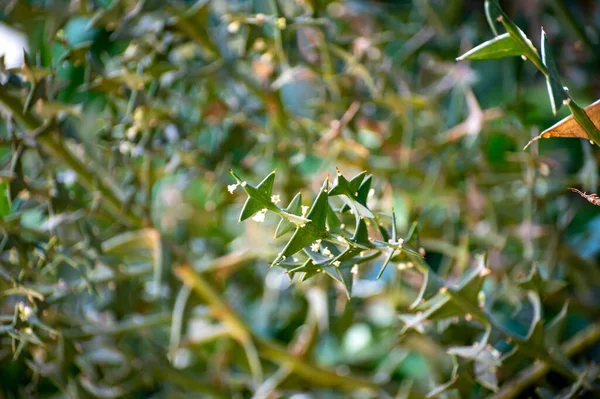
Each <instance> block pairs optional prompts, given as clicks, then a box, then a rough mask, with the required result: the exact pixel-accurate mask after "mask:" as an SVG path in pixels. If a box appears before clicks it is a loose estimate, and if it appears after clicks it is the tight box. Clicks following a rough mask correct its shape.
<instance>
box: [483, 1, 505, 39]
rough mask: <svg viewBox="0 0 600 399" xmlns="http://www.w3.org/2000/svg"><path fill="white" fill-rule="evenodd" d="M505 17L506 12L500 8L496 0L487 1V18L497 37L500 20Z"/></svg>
mask: <svg viewBox="0 0 600 399" xmlns="http://www.w3.org/2000/svg"><path fill="white" fill-rule="evenodd" d="M503 16H504V11H502V8H500V5H498V3H497V2H496V1H495V0H486V1H485V18H486V19H487V22H488V25H489V26H490V29H491V30H492V32H494V35H495V36H498V29H497V24H498V21H499V18H501V17H503Z"/></svg>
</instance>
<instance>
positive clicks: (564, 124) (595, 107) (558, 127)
mask: <svg viewBox="0 0 600 399" xmlns="http://www.w3.org/2000/svg"><path fill="white" fill-rule="evenodd" d="M584 110H585V113H586V114H587V115H588V117H589V118H590V120H591V121H592V123H594V125H595V126H596V128H598V129H600V100H596V102H594V103H592V104H590V105H588V106H587V107H585V108H584ZM553 137H565V138H579V139H586V140H590V139H591V138H590V137H589V136H588V134H587V132H586V131H585V129H584V128H583V127H581V125H580V124H579V123H578V122H577V121H576V120H575V119H574V118H573V115H569V116H567V117H566V118H564V119H562V120H561V121H559V122H558V123H556V124H555V125H553V126H551V127H549V128H548V129H546V130H544V131H543V132H542V133H541V134H540V135H539V136H536V137H534V138H533V139H531V140H530V141H529V143H527V145H526V146H525V148H527V147H529V145H530V144H531V143H533V142H534V141H536V140H539V139H542V138H543V139H549V138H553Z"/></svg>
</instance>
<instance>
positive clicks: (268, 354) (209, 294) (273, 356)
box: [175, 265, 381, 392]
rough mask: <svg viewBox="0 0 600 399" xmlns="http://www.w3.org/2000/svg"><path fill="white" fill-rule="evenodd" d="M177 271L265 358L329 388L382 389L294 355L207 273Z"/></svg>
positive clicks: (186, 268) (220, 316) (235, 333)
mask: <svg viewBox="0 0 600 399" xmlns="http://www.w3.org/2000/svg"><path fill="white" fill-rule="evenodd" d="M175 274H176V275H177V276H178V277H179V278H180V279H181V280H182V281H183V283H184V284H187V285H189V286H191V287H192V288H193V290H194V292H196V294H198V296H199V297H201V298H202V299H203V300H204V301H205V302H206V303H207V304H208V305H209V307H210V309H211V311H212V312H213V314H214V315H215V316H216V317H218V318H220V319H221V320H222V321H223V322H225V323H226V324H227V325H228V327H229V329H230V331H231V333H232V335H233V336H234V337H235V338H237V339H238V340H240V342H245V341H246V340H251V341H252V342H253V343H254V345H256V348H257V350H258V353H259V355H260V356H262V357H263V358H265V359H267V360H270V361H272V362H274V363H277V364H278V365H280V366H282V367H287V368H289V369H290V370H291V372H292V373H294V374H296V375H298V376H300V377H302V378H304V379H306V380H307V381H310V382H311V383H312V384H315V385H320V386H328V387H338V388H341V389H344V390H347V391H356V390H360V389H363V390H368V391H371V392H378V391H380V389H381V388H380V387H378V386H377V385H376V384H374V383H372V382H370V381H366V380H363V379H361V378H358V377H356V376H352V375H348V376H342V375H339V374H337V373H335V372H333V371H330V370H327V369H323V368H321V367H319V366H316V365H313V364H312V363H310V362H308V361H307V360H304V359H302V358H299V357H296V356H294V355H292V354H290V353H289V352H288V351H287V349H286V348H284V347H282V346H281V345H279V344H276V343H274V342H271V341H268V340H265V339H262V338H259V337H257V336H256V335H254V333H253V332H252V331H251V330H250V327H248V326H247V324H246V323H245V322H244V321H243V320H242V319H241V318H240V317H239V316H238V315H237V313H235V311H234V310H233V309H231V308H230V307H229V305H228V304H227V303H226V302H225V301H224V300H223V298H221V296H220V294H219V293H218V292H217V291H216V290H215V289H214V288H213V287H214V284H211V283H209V281H208V277H207V276H202V275H200V274H199V273H197V272H196V271H195V270H194V269H192V268H191V267H190V266H189V265H184V266H179V267H177V268H176V269H175Z"/></svg>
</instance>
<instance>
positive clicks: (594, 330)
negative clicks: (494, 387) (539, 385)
mask: <svg viewBox="0 0 600 399" xmlns="http://www.w3.org/2000/svg"><path fill="white" fill-rule="evenodd" d="M598 340H600V323H595V324H591V325H590V326H588V327H587V328H585V329H584V330H582V331H580V332H579V333H578V334H576V335H575V336H573V337H572V338H571V339H570V340H568V341H567V342H566V343H565V344H564V345H563V346H562V348H561V349H562V350H563V351H564V353H565V354H566V355H567V356H573V355H575V354H577V353H579V352H581V351H583V350H585V349H587V348H589V347H590V346H592V345H593V344H594V343H596V342H597V341H598ZM551 369H552V367H551V366H550V365H549V364H548V363H546V362H540V363H536V364H534V365H533V366H531V367H529V368H527V369H525V370H524V371H523V372H522V373H520V374H519V375H518V376H517V377H516V378H515V379H513V380H511V381H507V382H505V383H504V384H503V388H502V389H501V390H500V391H498V392H496V393H495V394H494V395H492V396H491V397H490V399H510V398H516V397H517V396H519V394H520V393H521V392H523V391H524V390H525V389H527V387H529V386H530V385H532V384H534V383H536V382H537V381H539V380H540V379H542V378H543V377H544V376H545V375H546V374H548V373H549V372H550V370H551Z"/></svg>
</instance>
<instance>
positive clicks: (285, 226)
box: [275, 192, 302, 238]
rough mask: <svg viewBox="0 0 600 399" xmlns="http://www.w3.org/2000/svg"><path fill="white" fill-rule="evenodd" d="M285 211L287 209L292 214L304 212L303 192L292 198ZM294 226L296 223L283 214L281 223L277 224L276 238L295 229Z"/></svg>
mask: <svg viewBox="0 0 600 399" xmlns="http://www.w3.org/2000/svg"><path fill="white" fill-rule="evenodd" d="M284 211H286V212H288V213H290V214H293V215H300V214H301V213H302V193H301V192H300V193H298V194H296V195H295V196H294V198H292V201H291V202H290V204H289V205H288V207H287V208H285V209H284ZM294 227H296V224H295V223H292V222H290V221H289V220H288V219H286V218H285V217H283V216H282V217H281V221H279V224H278V225H277V229H275V238H279V237H281V236H282V235H284V234H285V233H287V232H288V231H291V230H293V229H294Z"/></svg>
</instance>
